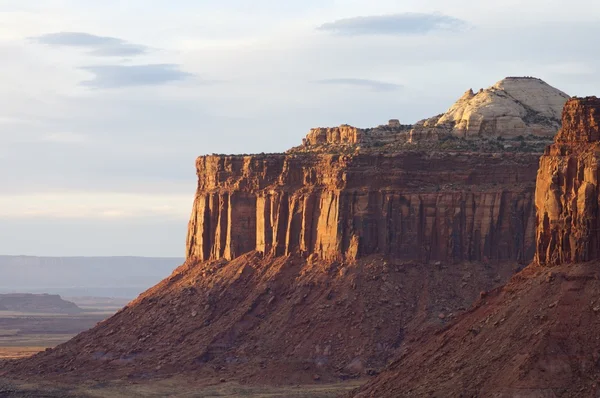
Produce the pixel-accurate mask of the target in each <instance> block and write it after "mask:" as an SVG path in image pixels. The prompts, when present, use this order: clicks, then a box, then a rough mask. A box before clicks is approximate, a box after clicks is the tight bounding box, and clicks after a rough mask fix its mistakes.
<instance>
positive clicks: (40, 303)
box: [0, 293, 82, 314]
mask: <svg viewBox="0 0 600 398" xmlns="http://www.w3.org/2000/svg"><path fill="white" fill-rule="evenodd" d="M0 311H11V312H24V313H35V314H78V313H80V312H82V309H81V308H79V307H78V306H77V305H76V304H75V303H72V302H70V301H66V300H63V299H62V298H61V297H60V296H59V295H54V294H27V293H22V294H0Z"/></svg>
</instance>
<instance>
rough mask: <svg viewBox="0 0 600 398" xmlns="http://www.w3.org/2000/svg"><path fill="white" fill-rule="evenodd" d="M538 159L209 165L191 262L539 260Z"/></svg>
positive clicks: (213, 160) (202, 178) (222, 161)
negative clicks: (254, 255)
mask: <svg viewBox="0 0 600 398" xmlns="http://www.w3.org/2000/svg"><path fill="white" fill-rule="evenodd" d="M537 161H538V155H537V154H518V155H516V154H495V155H492V154H477V153H437V154H427V153H419V152H406V153H395V154H377V155H373V154H360V153H359V154H355V155H332V154H331V155H330V154H287V155H284V154H281V155H268V156H266V155H256V156H206V157H200V158H198V160H197V163H196V166H197V173H198V191H197V193H196V199H195V202H194V208H193V212H192V215H191V219H190V223H189V232H188V240H187V258H188V260H194V261H207V260H217V259H221V258H224V259H227V260H232V259H234V258H236V257H238V256H240V255H242V254H245V253H248V252H251V251H258V252H261V253H265V254H267V255H270V256H275V257H276V256H282V255H288V254H301V255H303V256H305V257H307V256H311V255H315V256H317V257H319V258H321V259H328V260H333V259H335V260H354V259H356V258H358V257H361V256H367V255H371V254H383V255H387V256H392V257H396V258H401V259H406V260H415V261H420V262H426V263H427V262H430V261H450V262H457V261H484V260H485V261H487V260H518V261H522V262H527V261H529V260H530V259H531V258H532V256H533V251H534V226H535V217H534V208H533V188H534V185H533V183H534V181H535V170H536V168H537Z"/></svg>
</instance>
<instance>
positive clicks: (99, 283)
mask: <svg viewBox="0 0 600 398" xmlns="http://www.w3.org/2000/svg"><path fill="white" fill-rule="evenodd" d="M183 261H184V259H183V258H177V257H165V258H156V257H33V256H0V291H3V292H13V291H19V292H33V293H37V292H47V293H57V294H67V295H100V296H118V297H134V296H135V295H137V294H138V293H140V292H141V291H143V290H145V289H146V288H148V287H150V286H153V285H154V284H156V283H157V282H159V281H160V280H162V279H164V278H165V277H167V276H168V275H170V274H171V272H172V271H173V270H174V269H175V268H176V267H178V266H179V265H180V264H181V263H182V262H183Z"/></svg>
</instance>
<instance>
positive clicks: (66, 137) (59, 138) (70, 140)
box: [42, 132, 87, 144]
mask: <svg viewBox="0 0 600 398" xmlns="http://www.w3.org/2000/svg"><path fill="white" fill-rule="evenodd" d="M42 141H45V142H54V143H60V144H81V143H84V142H86V141H87V137H86V136H85V135H83V134H77V133H70V132H61V133H50V134H46V135H44V136H43V137H42Z"/></svg>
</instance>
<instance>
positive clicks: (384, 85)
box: [316, 79, 402, 91]
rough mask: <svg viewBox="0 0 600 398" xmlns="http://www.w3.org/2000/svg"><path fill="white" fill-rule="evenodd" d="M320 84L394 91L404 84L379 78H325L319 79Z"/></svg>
mask: <svg viewBox="0 0 600 398" xmlns="http://www.w3.org/2000/svg"><path fill="white" fill-rule="evenodd" d="M316 83H318V84H328V85H340V86H352V87H362V88H368V89H371V90H376V91H393V90H398V89H401V88H402V85H400V84H395V83H389V82H382V81H378V80H369V79H324V80H317V81H316Z"/></svg>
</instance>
